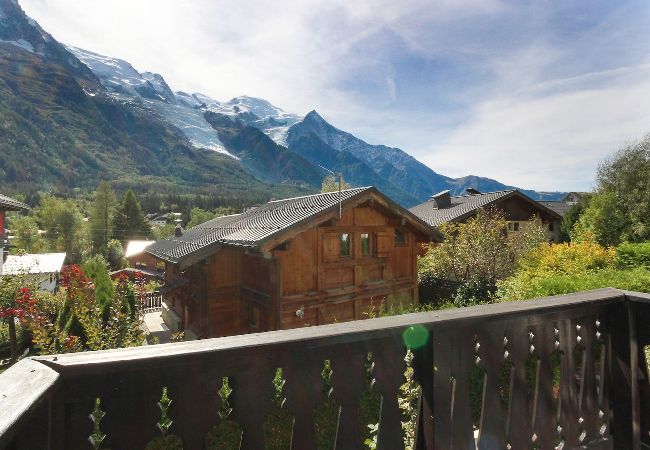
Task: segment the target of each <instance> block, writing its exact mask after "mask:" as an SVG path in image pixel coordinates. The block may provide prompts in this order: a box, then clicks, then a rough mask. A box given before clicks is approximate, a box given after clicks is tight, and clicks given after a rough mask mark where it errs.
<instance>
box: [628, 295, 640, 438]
mask: <svg viewBox="0 0 650 450" xmlns="http://www.w3.org/2000/svg"><path fill="white" fill-rule="evenodd" d="M625 305H626V310H627V321H628V329H629V336H630V396H631V398H632V405H631V406H632V450H641V402H640V400H641V399H640V396H639V376H638V374H639V341H638V340H637V333H636V315H635V309H636V305H635V304H633V303H630V302H626V304H625Z"/></svg>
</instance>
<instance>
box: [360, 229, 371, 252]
mask: <svg viewBox="0 0 650 450" xmlns="http://www.w3.org/2000/svg"><path fill="white" fill-rule="evenodd" d="M361 254H362V255H363V256H367V255H369V254H370V235H369V234H368V233H361Z"/></svg>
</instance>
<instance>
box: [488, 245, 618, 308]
mask: <svg viewBox="0 0 650 450" xmlns="http://www.w3.org/2000/svg"><path fill="white" fill-rule="evenodd" d="M615 262H616V251H615V250H614V249H613V248H604V247H601V246H600V245H598V244H597V243H595V242H594V241H593V240H585V241H580V242H572V243H563V244H550V245H541V246H539V247H538V248H537V249H535V250H533V251H532V252H531V253H530V254H529V255H528V256H527V257H525V258H523V259H522V260H521V261H520V262H519V264H518V267H517V271H516V273H515V274H514V275H513V276H511V277H510V278H507V279H505V280H503V281H501V282H499V283H498V290H497V297H499V298H501V299H504V300H518V299H524V298H532V297H536V296H544V295H554V294H553V293H551V292H557V289H551V288H550V285H549V283H550V284H552V283H554V282H560V283H567V281H566V280H569V279H573V278H576V279H579V278H580V277H582V276H587V275H593V274H596V273H598V272H599V271H603V270H613V269H615ZM546 280H549V281H546ZM554 280H555V281H554ZM558 280H562V281H558ZM543 283H546V285H547V286H548V287H549V289H550V291H549V292H546V291H544V290H543V289H541V290H540V289H538V287H539V286H540V285H541V284H543ZM597 284H598V283H597ZM605 286H607V284H605ZM597 287H602V286H597ZM567 289H569V290H566V291H565V292H557V293H566V292H575V291H573V290H570V288H567ZM559 290H560V291H562V289H559ZM532 292H534V293H535V294H532Z"/></svg>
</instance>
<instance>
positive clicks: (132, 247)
mask: <svg viewBox="0 0 650 450" xmlns="http://www.w3.org/2000/svg"><path fill="white" fill-rule="evenodd" d="M154 242H155V241H135V240H134V241H128V242H127V243H126V250H125V252H124V258H125V259H126V260H127V262H128V267H126V268H124V269H120V270H116V271H113V272H111V273H110V275H111V277H112V278H117V277H119V276H120V275H126V276H128V277H129V278H133V277H135V275H136V274H138V273H140V274H142V275H144V276H145V278H146V279H147V280H157V281H163V277H164V274H165V263H164V261H161V260H159V259H157V258H155V257H153V256H152V255H150V254H149V253H147V252H145V249H146V248H147V247H149V246H150V245H151V244H153V243H154Z"/></svg>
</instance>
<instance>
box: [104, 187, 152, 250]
mask: <svg viewBox="0 0 650 450" xmlns="http://www.w3.org/2000/svg"><path fill="white" fill-rule="evenodd" d="M113 229H114V235H115V237H116V238H117V239H119V240H120V241H122V243H124V242H126V241H128V240H131V239H144V238H147V237H151V235H152V233H151V226H150V225H149V222H147V220H146V219H145V217H144V213H143V212H142V208H141V207H140V203H138V199H137V198H136V196H135V193H134V192H133V191H132V190H130V189H129V190H128V191H126V193H125V194H124V197H123V198H122V202H121V203H120V205H119V206H118V208H117V210H116V211H115V216H114V218H113Z"/></svg>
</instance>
